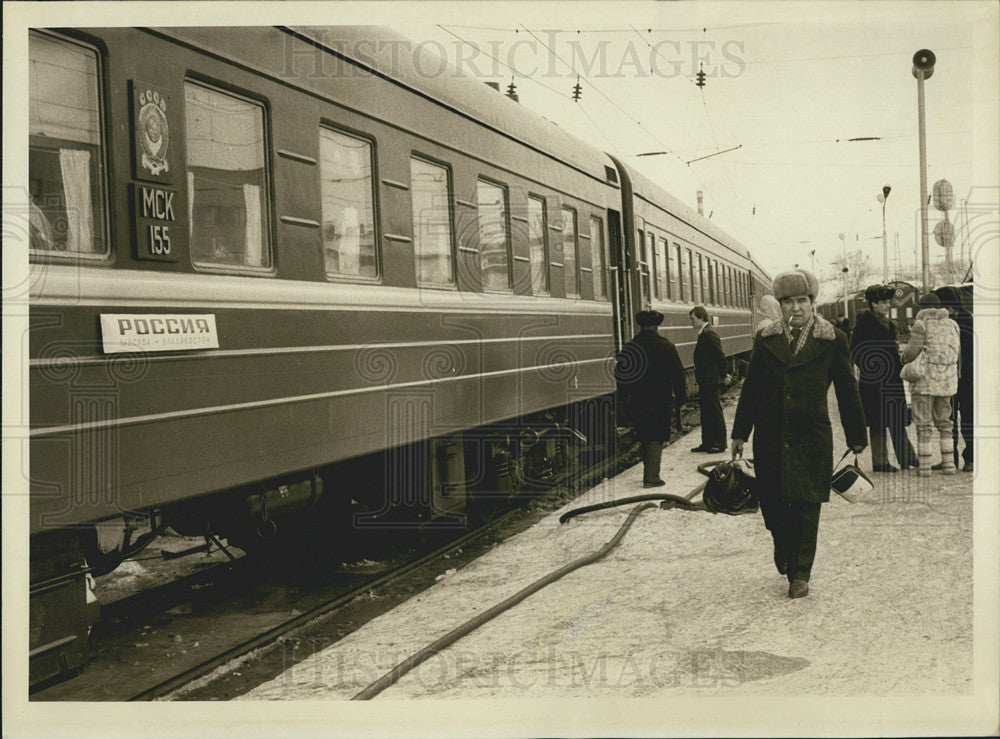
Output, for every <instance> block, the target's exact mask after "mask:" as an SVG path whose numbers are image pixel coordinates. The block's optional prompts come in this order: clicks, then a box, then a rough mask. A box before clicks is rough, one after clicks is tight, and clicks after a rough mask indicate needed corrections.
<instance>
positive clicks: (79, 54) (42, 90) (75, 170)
mask: <svg viewBox="0 0 1000 739" xmlns="http://www.w3.org/2000/svg"><path fill="white" fill-rule="evenodd" d="M28 57H29V69H28V90H29V93H28V94H29V103H28V121H29V123H28V142H29V143H28V189H29V193H30V196H31V203H30V204H29V214H28V230H29V248H30V251H31V253H34V254H52V253H55V254H59V255H64V256H76V257H83V258H87V257H91V258H93V257H103V256H105V254H106V253H107V239H106V238H105V206H104V165H103V159H104V151H103V146H102V143H101V111H100V103H99V100H100V96H99V92H98V73H97V72H98V60H97V52H96V51H94V50H93V49H91V48H89V47H86V46H83V45H81V44H78V43H75V42H70V41H67V40H64V39H61V38H56V37H55V36H49V35H47V34H42V33H38V32H35V31H32V32H30V34H29V43H28Z"/></svg>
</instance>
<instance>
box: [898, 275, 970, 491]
mask: <svg viewBox="0 0 1000 739" xmlns="http://www.w3.org/2000/svg"><path fill="white" fill-rule="evenodd" d="M921 354H922V355H923V356H921ZM958 357H959V338H958V324H957V323H955V322H954V321H953V320H952V319H951V318H949V316H948V310H947V309H946V308H942V307H941V301H940V300H939V299H938V296H937V295H935V294H934V293H927V294H926V295H924V296H923V297H922V298H920V311H919V312H918V313H917V318H916V321H915V322H914V324H913V328H912V329H910V343H909V344H907V345H906V347H905V348H904V349H903V351H902V360H903V362H907V363H908V362H912V361H915V360H918V358H919V361H920V362H921V364H922V376H921V378H920V380H919V381H917V382H911V383H910V403H911V406H912V408H913V421H914V423H915V424H916V427H917V457H918V459H919V460H920V466H919V467H918V468H917V474H918V475H920V476H921V477H926V476H927V475H930V474H931V450H932V449H933V444H934V431H935V429H936V430H937V432H938V433H939V435H940V436H939V439H938V443H939V444H940V449H941V458H942V459H941V472H942V473H944V474H946V475H953V474H955V461H954V458H953V456H952V451H953V448H952V444H953V443H954V442H953V441H952V435H951V427H952V419H951V402H952V396H953V395H954V394H955V393H956V392H958V366H959V359H958Z"/></svg>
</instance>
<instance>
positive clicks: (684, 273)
mask: <svg viewBox="0 0 1000 739" xmlns="http://www.w3.org/2000/svg"><path fill="white" fill-rule="evenodd" d="M622 169H623V170H624V168H622ZM625 174H626V178H625V179H624V180H623V183H622V186H623V190H624V193H625V196H626V197H625V206H624V208H623V210H624V213H625V220H626V222H628V221H630V220H631V222H632V228H631V229H630V230H628V231H627V232H626V234H625V251H626V255H625V259H626V263H627V264H628V266H629V269H628V272H629V273H630V275H631V279H630V284H629V285H628V288H629V289H628V290H627V291H623V292H624V293H625V294H627V295H629V296H631V297H632V303H631V305H629V306H626V307H625V308H623V313H624V314H625V315H632V314H633V313H634V312H635V311H636V310H639V309H641V308H653V309H655V310H658V311H660V312H661V313H663V315H664V321H663V324H662V326H661V327H660V330H661V332H662V333H663V334H664V335H666V336H667V338H669V339H670V340H671V341H672V342H673V343H674V345H675V346H676V347H677V350H678V353H679V354H680V357H681V362H682V363H683V364H684V366H685V367H691V366H692V365H693V361H694V359H693V355H694V346H695V344H696V342H697V337H696V335H695V334H694V331H693V330H692V328H691V322H690V320H689V318H688V312H689V311H690V310H691V308H693V307H694V306H695V305H703V306H705V308H706V310H708V312H709V315H710V316H711V318H712V321H713V324H714V326H715V329H716V331H717V332H718V334H719V338H720V339H721V341H722V348H723V351H724V352H725V353H726V356H727V357H728V358H729V359H730V363H731V366H732V363H733V362H734V361H735V358H737V357H739V356H741V355H743V354H746V353H747V352H749V351H750V349H751V348H752V344H753V327H754V326H755V322H754V316H755V315H756V303H755V301H754V294H755V290H758V291H764V290H769V289H770V278H769V277H768V276H767V274H766V273H765V272H764V271H763V270H762V269H761V268H760V267H759V266H758V265H756V264H755V263H754V262H753V259H752V257H751V255H750V252H749V251H748V250H747V249H746V247H744V246H742V245H741V244H740V243H739V242H738V241H736V240H735V239H733V238H732V237H731V236H729V235H727V234H726V233H724V232H723V231H721V230H720V229H719V228H717V227H716V226H715V225H714V224H712V223H711V221H709V220H708V219H706V218H704V217H702V216H700V215H698V214H697V213H696V212H695V211H693V210H691V209H690V208H688V207H687V206H685V205H684V204H683V203H681V202H680V201H679V200H677V199H676V198H674V197H673V196H671V195H670V194H669V193H667V192H666V191H664V190H663V189H662V188H660V187H659V186H657V185H656V184H655V183H654V182H652V181H650V180H649V179H648V178H646V177H644V176H643V175H641V174H640V173H638V172H634V171H628V170H625ZM629 196H631V197H629ZM629 205H631V209H630V208H629ZM630 211H631V212H630ZM758 300H759V298H758ZM687 382H688V393H689V394H691V393H693V392H694V388H695V384H694V378H693V376H692V375H691V373H688V379H687Z"/></svg>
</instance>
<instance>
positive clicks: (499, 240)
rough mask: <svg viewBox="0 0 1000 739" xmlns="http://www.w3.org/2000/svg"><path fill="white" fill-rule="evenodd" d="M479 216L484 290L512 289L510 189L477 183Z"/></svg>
mask: <svg viewBox="0 0 1000 739" xmlns="http://www.w3.org/2000/svg"><path fill="white" fill-rule="evenodd" d="M476 197H477V199H478V209H479V210H478V213H479V265H480V269H481V270H482V274H483V289H485V290H496V291H507V290H510V286H511V276H510V228H509V227H508V223H507V213H508V210H509V209H508V207H507V189H506V188H504V187H501V186H500V185H494V184H493V183H492V182H484V181H483V180H479V181H478V182H477V184H476Z"/></svg>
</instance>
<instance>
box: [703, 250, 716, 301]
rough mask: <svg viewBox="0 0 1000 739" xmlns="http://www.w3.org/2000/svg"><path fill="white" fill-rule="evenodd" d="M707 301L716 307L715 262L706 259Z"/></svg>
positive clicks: (709, 258)
mask: <svg viewBox="0 0 1000 739" xmlns="http://www.w3.org/2000/svg"><path fill="white" fill-rule="evenodd" d="M705 295H706V297H705V300H707V301H708V302H709V303H711V304H712V305H715V262H713V261H712V258H711V257H705Z"/></svg>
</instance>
